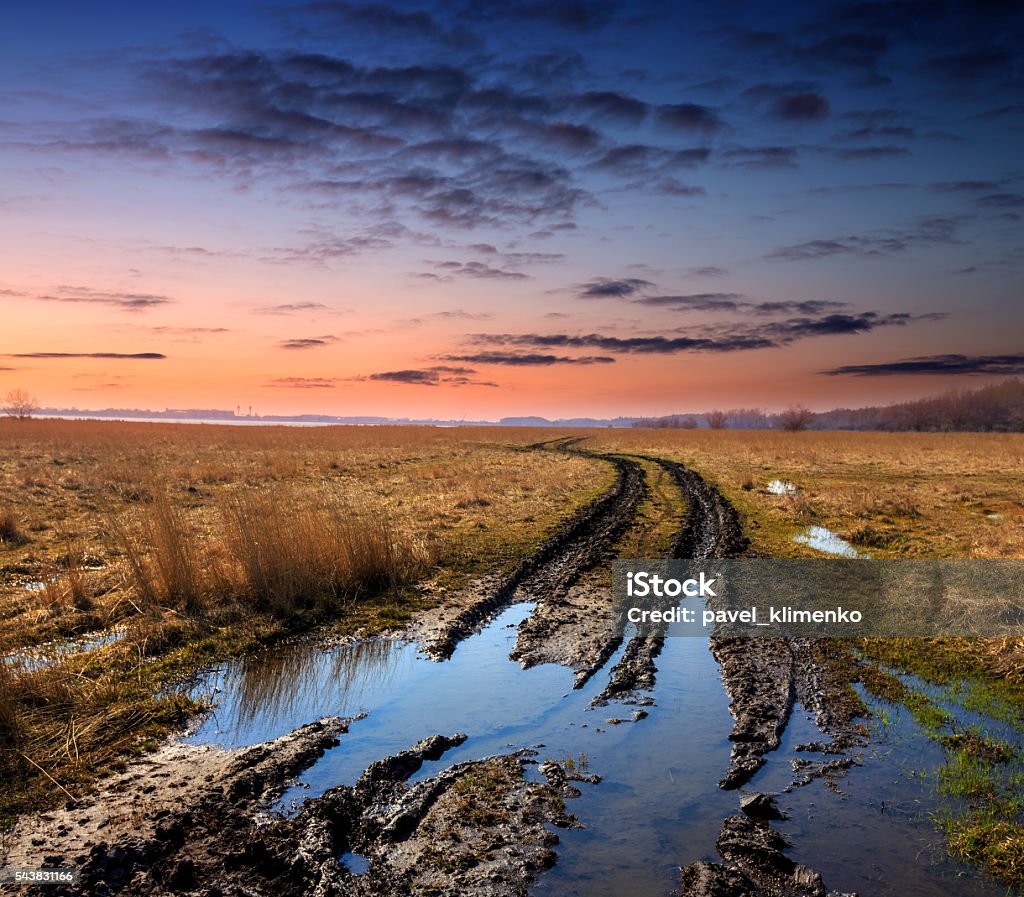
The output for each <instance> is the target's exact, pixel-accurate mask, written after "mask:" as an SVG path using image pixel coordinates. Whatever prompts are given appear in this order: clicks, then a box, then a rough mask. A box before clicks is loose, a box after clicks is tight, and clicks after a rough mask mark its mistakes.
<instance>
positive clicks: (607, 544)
mask: <svg viewBox="0 0 1024 897" xmlns="http://www.w3.org/2000/svg"><path fill="white" fill-rule="evenodd" d="M579 441H580V440H579V439H578V438H576V439H572V438H563V439H559V440H552V441H550V442H546V443H538V444H537V445H536V446H530V447H529V448H531V449H533V448H536V449H537V450H543V451H578V450H577V449H575V448H574V446H575V444H576V443H577V442H579ZM581 454H586V455H588V456H589V457H595V458H600V459H601V460H604V461H607V462H608V463H609V464H612V465H613V466H614V467H615V482H614V483H613V485H612V487H611V488H610V489H609V490H608V491H606V492H605V493H603V494H602V495H600V496H598V497H597V498H596V499H594V500H593V501H591V502H590V503H589V504H587V505H586V506H585V507H583V508H582V509H580V510H579V511H577V512H576V513H575V514H574V515H573V516H572V517H571V518H570V520H569V521H568V523H567V524H566V525H565V526H563V527H562V528H561V529H560V530H559V531H558V532H557V533H555V534H554V535H553V536H551V537H550V538H549V539H547V540H546V541H545V542H543V543H542V544H541V545H540V546H539V547H538V548H537V549H536V550H535V551H534V552H533V553H532V554H530V555H528V556H527V557H526V558H524V559H523V560H522V561H521V562H520V563H519V565H518V566H517V567H516V569H515V570H514V571H513V572H512V573H511V574H510V575H508V576H507V577H505V578H504V579H503V580H501V581H499V582H498V583H497V584H496V585H494V586H492V587H491V588H489V589H487V590H486V591H485V592H484V594H483V596H482V597H480V598H479V599H477V600H475V601H473V602H472V603H470V604H469V605H468V606H466V607H464V608H463V609H461V610H460V611H459V612H458V613H457V614H456V615H455V616H454V617H453V618H452V619H449V620H445V621H443V622H442V624H441V625H440V626H439V627H437V629H436V630H435V631H433V632H431V633H429V634H428V635H427V636H426V637H425V638H422V639H421V642H422V644H423V650H424V652H425V653H426V654H428V655H429V656H431V657H433V658H434V659H435V660H446V659H447V658H448V657H450V656H451V655H452V653H453V652H454V650H455V648H456V646H457V645H458V644H459V642H460V641H462V640H463V639H465V638H467V637H468V636H470V635H472V634H473V633H474V632H476V631H477V630H478V629H479V628H480V627H481V626H482V625H484V624H485V623H486V622H487V621H488V620H490V619H491V618H493V617H494V616H495V615H496V614H498V613H500V612H501V611H502V610H504V609H505V608H506V607H508V606H509V605H510V604H512V603H513V601H514V599H515V598H516V596H517V595H518V594H519V593H523V594H529V595H536V596H538V600H541V601H554V600H558V597H559V596H562V595H564V594H565V592H566V591H567V590H568V589H569V588H570V587H571V586H572V585H573V583H575V582H576V581H577V580H579V578H580V577H581V576H583V574H585V573H586V572H587V571H589V570H591V569H593V568H594V567H596V566H597V565H598V564H600V563H601V562H602V561H604V560H606V559H607V558H608V557H609V555H610V553H611V552H612V549H613V547H614V545H615V542H616V541H617V540H618V539H619V537H620V536H621V535H622V533H623V532H625V530H626V529H627V528H628V527H629V525H630V524H631V523H632V521H633V519H634V517H635V516H636V512H637V507H638V505H639V504H640V501H641V500H642V499H643V497H644V495H645V490H646V485H645V482H644V476H643V470H642V468H641V467H640V465H639V464H638V463H637V462H636V461H632V460H630V459H628V458H624V457H620V456H615V455H596V454H591V453H589V452H581ZM531 619H532V618H531ZM537 662H540V661H537ZM526 665H530V664H529V663H527V664H526Z"/></svg>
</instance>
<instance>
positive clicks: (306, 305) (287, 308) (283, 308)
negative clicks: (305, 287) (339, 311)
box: [253, 302, 333, 315]
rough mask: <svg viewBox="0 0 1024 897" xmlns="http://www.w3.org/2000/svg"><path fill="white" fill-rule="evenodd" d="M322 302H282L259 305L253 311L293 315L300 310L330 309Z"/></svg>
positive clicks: (259, 313)
mask: <svg viewBox="0 0 1024 897" xmlns="http://www.w3.org/2000/svg"><path fill="white" fill-rule="evenodd" d="M332 310H333V309H331V307H330V306H329V305H324V304H323V303H322V302H283V303H281V304H280V305H261V306H259V307H257V308H254V309H253V311H254V312H255V313H256V314H258V315H293V314H299V313H301V312H310V311H312V312H319V311H332Z"/></svg>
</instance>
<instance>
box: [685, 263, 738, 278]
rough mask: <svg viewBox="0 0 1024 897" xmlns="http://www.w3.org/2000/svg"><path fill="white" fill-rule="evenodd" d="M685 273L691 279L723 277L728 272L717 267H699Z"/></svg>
mask: <svg viewBox="0 0 1024 897" xmlns="http://www.w3.org/2000/svg"><path fill="white" fill-rule="evenodd" d="M686 273H687V274H689V275H690V276H691V277H725V276H726V275H727V274H728V273H729V272H728V271H727V270H726V269H725V268H719V267H718V266H717V265H701V266H700V267H697V268H687V269H686Z"/></svg>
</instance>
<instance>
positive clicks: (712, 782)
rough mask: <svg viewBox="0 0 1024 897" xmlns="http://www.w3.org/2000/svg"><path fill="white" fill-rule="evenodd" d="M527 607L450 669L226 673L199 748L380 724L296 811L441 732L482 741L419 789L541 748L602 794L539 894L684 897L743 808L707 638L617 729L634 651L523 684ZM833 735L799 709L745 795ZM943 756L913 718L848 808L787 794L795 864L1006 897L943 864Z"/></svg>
mask: <svg viewBox="0 0 1024 897" xmlns="http://www.w3.org/2000/svg"><path fill="white" fill-rule="evenodd" d="M531 609H532V605H530V604H519V605H516V606H513V607H511V608H509V609H507V610H506V611H505V612H504V613H502V614H501V615H499V616H498V617H497V618H496V619H495V620H494V621H492V622H491V623H490V624H489V625H487V626H486V627H484V629H483V630H482V631H481V632H480V633H479V634H478V635H475V636H473V637H471V638H469V639H467V640H466V641H464V642H463V643H462V644H460V645H459V647H458V649H457V650H456V652H455V654H454V655H453V657H452V659H451V660H449V661H447V662H445V663H435V662H433V661H430V660H428V659H426V658H424V657H422V656H420V655H418V654H417V651H416V648H415V647H414V646H413V645H410V644H408V643H405V642H402V641H399V640H393V639H385V638H377V639H371V640H368V641H364V642H356V643H353V644H349V645H344V646H339V647H331V648H327V649H323V648H319V647H317V646H315V645H312V644H308V643H307V644H298V645H289V646H283V647H281V648H278V649H275V650H273V651H266V652H263V653H260V654H258V655H254V656H252V657H249V658H245V659H242V660H238V661H236V662H233V663H230V664H226V665H224V666H222V667H220V668H218V669H216V670H214V671H213V672H212V673H211V674H210V675H209V676H208V678H207V679H206V680H205V681H204V682H203V683H201V684H200V685H199V686H198V689H197V691H199V692H212V693H213V694H214V699H215V702H216V710H215V712H214V713H212V714H211V715H210V716H209V717H208V718H207V719H206V720H205V722H204V723H203V724H202V725H201V727H200V728H199V729H198V731H197V732H196V733H195V734H194V735H193V736H192V740H194V741H199V742H210V743H216V744H221V745H225V746H241V745H248V744H254V743H257V742H260V741H264V740H266V739H268V738H273V737H276V736H278V735H282V734H284V733H286V732H289V731H291V730H292V729H295V728H296V727H298V726H300V725H302V724H304V723H307V722H309V721H310V720H313V719H316V718H319V717H322V716H327V715H341V716H352V715H354V714H356V713H360V712H366V713H367V714H368V716H367V717H366V718H365V719H362V720H359V721H358V722H355V723H354V724H353V725H352V727H351V730H350V732H349V734H347V735H343V736H342V737H341V743H340V745H339V746H338V747H337V748H335V749H333V750H331V751H328V752H327V753H326V754H325V755H324V756H323V757H322V758H321V759H320V760H319V761H318V762H317V763H316V764H315V765H314V766H313V767H312V768H311V769H309V770H308V771H307V772H306V773H304V774H303V776H302V783H301V784H299V785H296V786H295V787H294V788H292V789H291V790H290V791H288V792H287V793H286V794H285V795H284V798H283V800H282V803H281V807H282V809H284V810H286V811H287V810H288V809H289V808H290V807H294V806H295V805H297V804H298V803H299V802H301V801H302V800H304V799H306V798H308V797H311V796H316V795H318V794H321V793H323V792H324V791H326V790H327V789H328V788H330V787H332V786H334V785H336V784H339V783H347V784H351V783H353V782H354V781H355V780H356V779H357V778H358V776H359V774H360V773H361V772H362V771H363V770H364V769H365V768H366V767H367V766H368V765H369V764H370V763H372V762H373V761H374V760H377V759H380V758H381V757H383V756H387V755H389V754H393V753H395V752H396V751H399V750H402V749H404V748H407V747H409V746H410V745H412V744H413V743H415V742H416V741H418V740H420V739H422V738H425V737H427V736H429V735H433V734H436V733H443V734H452V733H455V732H465V733H467V734H468V736H469V738H468V739H467V741H466V742H465V743H464V744H463V745H461V746H459V747H457V748H454V749H453V750H451V751H449V752H448V753H447V754H445V755H444V756H443V757H442V758H441V759H440V760H439V761H436V762H435V763H428V764H425V766H424V768H423V769H422V770H421V771H420V773H419V774H418V775H417V778H422V777H427V776H431V775H435V774H436V773H437V772H438V771H440V770H441V769H444V768H447V767H448V766H450V765H452V764H453V763H457V762H461V761H465V760H471V759H479V758H481V757H485V756H488V755H492V754H498V753H507V752H509V751H512V750H515V749H518V748H523V747H533V748H536V749H537V750H538V751H539V756H538V760H544V759H546V758H549V757H550V758H553V759H556V760H561V761H564V760H565V759H567V758H570V757H572V758H574V759H575V760H576V761H577V762H579V761H580V759H581V756H582V755H586V764H587V769H586V771H587V772H588V773H596V774H598V775H600V776H601V777H602V782H601V784H599V785H590V784H581V785H580V788H581V790H582V792H583V793H582V796H581V797H580V798H578V799H576V800H571V801H569V802H568V809H569V810H570V811H571V812H573V813H575V814H576V815H577V816H579V817H580V819H581V820H582V821H583V822H584V824H585V825H586V828H585V829H584V830H580V831H575V830H573V831H560V832H559V833H558V834H559V838H560V839H561V845H560V846H559V847H558V848H557V850H558V854H559V859H558V863H557V865H556V866H555V867H554V869H552V870H550V871H549V872H547V873H545V874H544V875H543V876H542V877H541V879H540V880H539V881H538V883H537V884H536V885H535V886H534V888H533V893H535V894H536V895H551V897H584V895H586V897H620V895H622V894H630V895H632V897H665V895H667V894H669V893H670V892H672V891H673V889H678V886H679V867H680V866H681V865H685V864H686V863H688V862H690V861H692V860H694V859H700V858H705V859H715V858H716V854H715V847H714V845H715V841H716V839H717V837H718V832H719V828H720V826H721V823H722V820H723V819H724V818H725V817H726V816H729V815H732V814H734V813H736V812H738V806H739V794H737V793H736V792H726V791H722V790H721V789H719V788H718V787H717V783H718V781H719V779H720V778H721V776H722V775H723V774H724V772H725V770H726V769H727V767H728V758H729V747H730V745H729V741H728V737H727V736H728V733H729V731H730V729H731V726H732V719H731V717H730V716H729V713H728V701H727V698H726V695H725V692H724V689H723V686H722V683H721V678H720V673H719V669H718V666H717V664H716V663H715V661H714V658H713V656H712V655H711V653H710V651H709V650H708V644H707V641H706V640H705V639H701V638H693V637H687V638H673V637H670V638H668V639H666V642H665V648H664V651H663V652H662V654H661V655H660V656H659V658H658V661H657V665H658V671H659V672H658V682H657V688H656V691H655V698H656V701H657V706H656V707H652V708H649V710H650V716H649V717H648V718H647V719H645V720H642V721H640V722H638V723H623V724H622V725H611V724H609V723H607V722H606V720H607V719H608V718H610V717H628V716H629V715H630V714H629V711H630V710H631V709H632V708H629V707H622V706H620V705H615V704H612V705H609V706H608V707H603V708H594V709H591V708H590V706H589V704H590V700H591V699H592V698H593V697H594V696H595V695H596V694H598V693H599V692H600V691H601V689H602V688H603V687H604V685H605V684H606V682H607V676H608V672H607V671H609V670H610V669H611V668H612V667H613V666H614V664H615V663H616V662H617V661H618V659H619V658H620V657H621V652H622V649H621V648H620V649H619V651H618V652H616V653H615V654H614V655H613V656H612V657H611V659H610V660H609V661H608V663H607V664H606V666H605V668H604V670H603V671H602V672H601V673H599V674H598V675H596V676H595V677H594V678H593V679H592V680H591V682H589V683H588V684H587V685H586V686H585V687H584V688H582V689H580V690H578V691H574V690H573V689H572V681H573V676H572V673H571V671H570V670H568V669H566V668H563V667H560V666H555V665H544V666H540V667H536V668H534V669H531V670H523V669H521V668H520V667H519V665H518V664H516V663H514V662H512V661H511V660H509V658H508V654H509V652H510V651H511V650H512V648H513V646H514V643H515V637H516V628H517V626H518V625H519V623H520V622H521V621H522V620H524V619H525V618H526V617H527V616H528V615H529V613H530V611H531ZM627 636H628V633H627ZM820 737H821V735H820V733H819V732H818V730H817V728H816V726H815V725H814V723H813V721H811V719H810V717H809V715H808V714H807V713H806V712H805V711H804V710H803V709H802V708H800V707H797V708H795V710H794V715H793V719H792V721H791V724H790V727H789V729H788V730H787V731H786V733H785V734H784V737H783V744H782V746H781V747H780V749H779V750H778V751H777V752H775V753H774V754H771V755H769V761H768V763H767V764H766V766H765V767H764V768H763V769H762V770H761V771H760V772H759V773H758V775H757V776H755V778H754V780H753V781H752V782H751V783H750V785H749V788H750V789H752V790H765V791H780V790H782V789H783V788H785V787H786V786H787V785H788V784H789V782H790V781H791V780H792V768H791V767H790V760H791V759H792V758H794V757H796V756H799V757H803V758H805V759H820V757H818V756H816V755H809V754H807V753H806V752H804V753H799V754H798V753H797V752H796V746H797V744H799V743H803V742H806V741H810V740H816V739H820ZM940 759H941V752H940V749H939V748H938V747H937V746H936V745H935V744H934V743H933V742H931V741H929V740H928V739H926V738H924V737H923V736H920V735H919V733H917V732H916V731H915V729H914V724H913V721H912V720H907V719H903V718H899V719H898V722H897V725H896V726H895V727H893V726H891V725H890V726H887V727H886V728H885V730H884V732H882V734H881V740H880V741H877V742H876V741H873V742H872V744H871V745H869V746H868V748H866V749H865V750H864V752H863V753H862V756H861V758H860V760H861V763H862V764H863V765H862V766H860V767H855V768H854V769H853V770H851V772H850V774H849V775H848V776H846V777H845V778H841V779H839V780H838V783H839V786H840V788H841V790H842V791H843V792H844V793H843V794H835V793H832V792H831V791H829V790H828V789H827V788H826V786H825V784H824V783H823V782H822V781H816V782H814V783H812V784H810V785H808V786H805V787H803V788H798V789H795V790H794V791H792V792H791V793H788V794H783V795H781V797H780V799H779V804H780V807H781V808H782V809H783V810H784V811H786V812H787V813H788V814H789V816H790V819H789V820H788V821H785V822H782V823H777V826H778V828H779V829H780V830H781V831H782V832H783V833H784V834H785V835H786V836H787V837H788V838H790V839H791V840H792V841H793V842H794V844H795V845H796V848H795V850H794V851H793V856H794V859H796V860H797V861H799V862H803V863H805V864H807V865H809V866H811V867H812V868H815V869H818V870H819V871H821V872H822V874H823V876H824V878H825V882H826V884H828V886H829V887H830V888H835V889H837V890H847V891H853V890H859V891H860V892H861V893H862V894H863V895H880V897H886V895H892V897H896V895H900V897H925V895H934V894H945V893H949V894H953V893H955V894H962V895H965V897H988V895H993V897H994V895H997V894H999V895H1004V894H1005V893H1006V892H1005V889H1002V888H1000V887H999V886H998V885H996V884H995V883H994V882H992V881H991V880H989V879H987V878H984V877H982V876H980V875H979V874H977V873H972V874H971V878H970V879H969V880H968V879H956V878H955V876H956V875H957V874H958V873H960V872H962V867H960V866H958V865H956V864H953V863H951V862H949V861H948V860H946V859H945V857H944V853H943V851H942V849H941V836H940V835H939V833H938V831H937V830H936V829H935V828H934V826H933V825H932V824H931V823H930V821H929V819H928V813H929V812H930V811H931V809H933V808H934V806H935V805H936V799H935V797H934V793H933V792H932V791H931V790H929V789H927V788H925V787H924V786H923V785H922V783H921V780H920V777H919V776H917V775H916V770H918V769H919V768H920V765H921V764H922V763H925V764H928V763H932V764H934V763H937V762H938V761H939V760H940ZM352 862H353V863H356V864H358V859H356V858H353V859H352Z"/></svg>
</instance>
